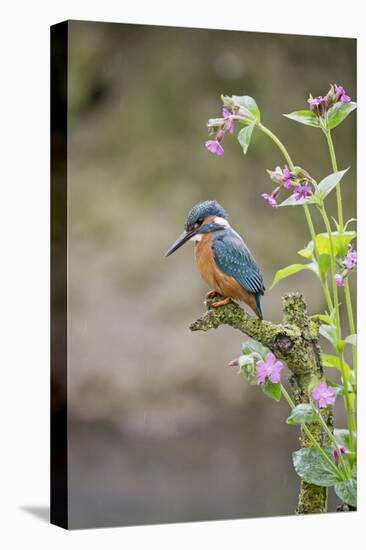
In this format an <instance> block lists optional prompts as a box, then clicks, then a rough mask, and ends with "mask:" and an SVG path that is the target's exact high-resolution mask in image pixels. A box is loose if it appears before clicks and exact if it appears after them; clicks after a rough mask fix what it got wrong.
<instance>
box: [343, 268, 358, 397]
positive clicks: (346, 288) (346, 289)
mask: <svg viewBox="0 0 366 550" xmlns="http://www.w3.org/2000/svg"><path fill="white" fill-rule="evenodd" d="M344 293H345V296H346V306H347V313H348V320H349V330H350V333H351V334H356V327H355V320H354V317H353V309H352V300H351V293H350V289H349V283H348V277H346V278H345V280H344ZM352 359H353V369H354V385H355V387H356V386H357V348H356V346H352Z"/></svg>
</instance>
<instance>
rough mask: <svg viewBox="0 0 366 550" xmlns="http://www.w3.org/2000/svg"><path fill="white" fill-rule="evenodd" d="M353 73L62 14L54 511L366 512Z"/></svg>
mask: <svg viewBox="0 0 366 550" xmlns="http://www.w3.org/2000/svg"><path fill="white" fill-rule="evenodd" d="M355 67H356V41H355V40H354V39H348V38H329V37H316V36H294V35H286V34H283V35H281V34H264V33H253V32H244V31H235V32H233V31H223V30H209V29H190V28H171V27H158V26H149V25H131V24H120V23H118V24H117V23H94V22H86V21H69V22H64V23H60V24H58V25H55V26H54V27H52V29H51V93H52V100H51V125H52V128H51V130H52V138H51V144H52V148H51V153H52V159H51V160H52V189H51V201H52V203H51V261H52V285H51V286H52V296H51V299H52V335H51V336H52V345H51V354H52V372H51V402H52V410H51V430H52V434H51V521H52V522H53V523H55V524H57V525H60V526H62V527H67V528H72V529H75V528H91V527H111V526H125V525H141V524H156V523H170V522H189V521H205V520H223V519H234V518H253V517H264V516H279V515H292V514H298V515H302V514H312V513H330V512H336V511H337V512H350V511H354V510H356V504H357V495H356V493H357V490H356V487H357V481H356V471H357V454H356V384H357V366H356V362H357V352H356V301H355V300H356V294H355V290H356V288H355V287H356V264H357V254H356V220H355V215H356V132H355V130H356V69H355ZM298 521H301V519H300V518H299V520H298Z"/></svg>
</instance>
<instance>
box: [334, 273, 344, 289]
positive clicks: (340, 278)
mask: <svg viewBox="0 0 366 550" xmlns="http://www.w3.org/2000/svg"><path fill="white" fill-rule="evenodd" d="M334 279H335V282H336V285H337V286H339V287H342V286H344V279H343V276H342V275H340V274H339V273H336V274H335V275H334Z"/></svg>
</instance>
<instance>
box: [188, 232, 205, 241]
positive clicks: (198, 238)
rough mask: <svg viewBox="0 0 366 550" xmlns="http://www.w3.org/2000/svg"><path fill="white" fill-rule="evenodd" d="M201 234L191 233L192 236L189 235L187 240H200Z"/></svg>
mask: <svg viewBox="0 0 366 550" xmlns="http://www.w3.org/2000/svg"><path fill="white" fill-rule="evenodd" d="M202 237H203V235H201V234H200V233H197V235H193V237H191V238H190V239H189V240H190V241H196V242H198V241H200V240H201V239H202Z"/></svg>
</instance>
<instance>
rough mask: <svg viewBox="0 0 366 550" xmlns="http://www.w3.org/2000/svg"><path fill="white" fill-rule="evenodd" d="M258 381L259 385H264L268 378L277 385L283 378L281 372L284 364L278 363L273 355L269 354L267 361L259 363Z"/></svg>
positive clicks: (257, 365)
mask: <svg viewBox="0 0 366 550" xmlns="http://www.w3.org/2000/svg"><path fill="white" fill-rule="evenodd" d="M256 369H257V379H258V383H259V384H264V381H265V379H266V378H268V379H269V380H270V381H271V382H272V383H273V384H277V383H278V382H279V381H280V378H281V375H280V373H281V370H282V369H283V363H281V361H278V360H277V358H276V356H275V355H274V354H273V353H271V352H270V353H267V357H266V360H265V361H262V360H260V361H257V364H256Z"/></svg>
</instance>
